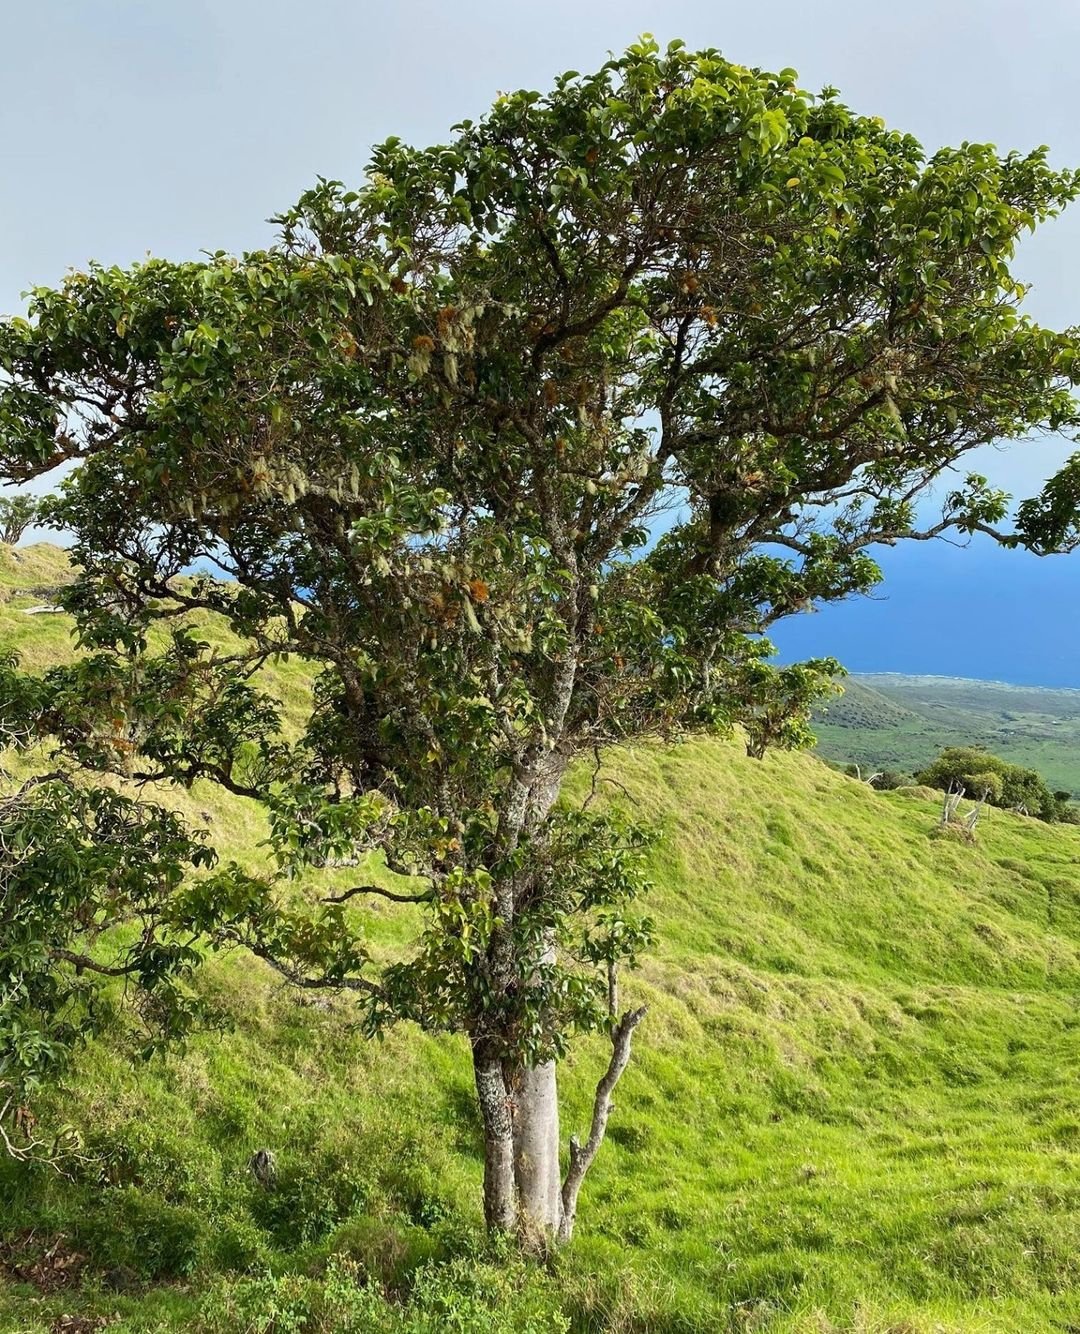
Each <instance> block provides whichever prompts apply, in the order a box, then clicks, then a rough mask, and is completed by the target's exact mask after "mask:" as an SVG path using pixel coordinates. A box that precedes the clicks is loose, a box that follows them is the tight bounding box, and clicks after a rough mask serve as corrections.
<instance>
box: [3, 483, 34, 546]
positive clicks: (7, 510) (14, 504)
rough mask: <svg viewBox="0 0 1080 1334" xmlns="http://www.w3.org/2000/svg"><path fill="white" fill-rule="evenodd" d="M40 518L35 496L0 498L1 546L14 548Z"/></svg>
mask: <svg viewBox="0 0 1080 1334" xmlns="http://www.w3.org/2000/svg"><path fill="white" fill-rule="evenodd" d="M37 517H38V503H37V501H36V500H35V499H34V497H33V496H28V495H25V494H24V495H18V496H0V545H3V546H9V547H14V546H17V545H18V544H19V542H21V541H22V535H23V533H25V532H26V530H27V529H28V528H29V527H30V525H31V524H32V523H33V522H34V520H35V519H36V518H37Z"/></svg>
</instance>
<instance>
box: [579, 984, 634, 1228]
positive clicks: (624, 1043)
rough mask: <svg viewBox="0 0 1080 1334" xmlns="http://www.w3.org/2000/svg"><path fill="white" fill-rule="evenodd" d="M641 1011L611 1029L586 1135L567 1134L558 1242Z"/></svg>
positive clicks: (596, 1147) (627, 1056)
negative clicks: (607, 1054)
mask: <svg viewBox="0 0 1080 1334" xmlns="http://www.w3.org/2000/svg"><path fill="white" fill-rule="evenodd" d="M645 1013H646V1010H645V1006H644V1005H643V1006H641V1008H640V1009H637V1010H627V1011H626V1013H625V1014H624V1015H623V1017H622V1018H621V1019H620V1020H619V1022H618V1023H617V1024H616V1025H615V1027H614V1028H613V1029H612V1030H611V1049H612V1050H611V1060H610V1062H609V1063H608V1068H607V1069H606V1070H605V1071H604V1073H603V1075H602V1076H601V1079H600V1082H599V1083H598V1084H597V1086H596V1097H595V1099H594V1100H593V1114H592V1125H591V1126H590V1128H589V1138H588V1139H587V1140H586V1141H585V1143H584V1145H582V1144H581V1143H580V1142H579V1141H578V1138H577V1136H576V1135H571V1137H570V1167H569V1169H568V1171H567V1173H566V1180H565V1181H564V1182H563V1188H562V1214H561V1218H560V1221H559V1242H560V1243H563V1242H567V1241H569V1240H570V1238H571V1236H572V1235H573V1232H574V1218H575V1216H576V1215H577V1199H578V1192H579V1191H580V1190H581V1183H582V1182H583V1181H584V1180H585V1174H586V1172H588V1170H589V1168H590V1167H591V1166H592V1163H593V1159H594V1158H595V1157H596V1155H597V1153H598V1152H599V1151H600V1145H601V1144H602V1143H603V1142H604V1134H605V1133H606V1131H607V1123H608V1117H609V1116H610V1115H611V1113H612V1111H613V1108H612V1105H611V1094H612V1092H613V1091H614V1089H615V1085H616V1084H617V1083H618V1082H619V1079H620V1078H621V1076H622V1072H623V1071H624V1070H625V1069H626V1066H627V1063H628V1062H629V1060H630V1043H631V1040H632V1039H633V1036H634V1029H635V1028H637V1026H638V1024H640V1023H641V1021H642V1019H644V1018H645Z"/></svg>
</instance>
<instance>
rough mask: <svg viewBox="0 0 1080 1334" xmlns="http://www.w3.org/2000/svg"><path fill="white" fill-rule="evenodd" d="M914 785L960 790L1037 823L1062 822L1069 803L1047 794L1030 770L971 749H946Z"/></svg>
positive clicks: (974, 748) (967, 747) (986, 752)
mask: <svg viewBox="0 0 1080 1334" xmlns="http://www.w3.org/2000/svg"><path fill="white" fill-rule="evenodd" d="M915 781H916V782H918V783H925V784H927V786H929V787H939V788H942V789H944V790H946V791H949V790H951V789H952V788H954V787H955V788H962V789H963V790H964V791H965V792H966V793H967V794H968V795H969V796H971V797H977V798H979V799H980V800H983V799H985V800H986V801H987V802H988V803H989V804H990V805H991V806H1002V807H1004V808H1005V809H1006V810H1021V811H1023V812H1024V813H1025V814H1027V815H1035V816H1038V818H1039V819H1041V820H1049V821H1054V820H1060V819H1062V818H1063V808H1064V806H1065V805H1066V804H1067V803H1068V801H1069V794H1068V793H1066V794H1065V797H1064V801H1063V800H1062V798H1061V795H1060V794H1058V793H1054V792H1051V791H1050V788H1049V787H1048V786H1047V784H1046V781H1045V779H1043V778H1042V776H1041V775H1040V774H1039V773H1037V772H1036V771H1035V770H1034V769H1025V768H1023V767H1022V766H1021V765H1019V764H1010V763H1009V761H1008V760H1003V759H1001V758H999V757H998V756H997V755H991V754H990V753H989V752H988V751H985V750H979V749H978V748H977V747H974V746H946V747H945V749H944V750H943V751H942V752H941V754H940V755H939V756H938V757H937V759H936V760H934V761H933V763H932V764H930V765H928V766H927V768H925V769H923V770H922V771H921V772H920V773H917V774H916V775H915Z"/></svg>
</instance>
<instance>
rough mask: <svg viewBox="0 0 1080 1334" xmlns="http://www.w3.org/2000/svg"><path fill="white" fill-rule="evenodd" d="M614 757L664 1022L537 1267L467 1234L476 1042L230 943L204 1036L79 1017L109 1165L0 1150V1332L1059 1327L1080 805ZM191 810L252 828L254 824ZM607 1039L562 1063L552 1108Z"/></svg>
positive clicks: (966, 1333)
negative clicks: (301, 985) (391, 1022)
mask: <svg viewBox="0 0 1080 1334" xmlns="http://www.w3.org/2000/svg"><path fill="white" fill-rule="evenodd" d="M21 606H22V603H21V602H20V600H19V599H15V600H14V601H9V602H8V603H7V604H6V605H0V642H10V641H11V639H12V638H13V637H18V639H19V641H20V643H21V646H22V647H23V649H24V650H25V651H26V653H27V656H28V658H29V659H32V660H33V661H35V662H38V661H42V660H44V659H46V658H47V657H48V655H49V654H54V655H55V654H58V653H59V652H60V651H61V649H60V647H59V646H58V644H57V642H56V637H57V635H58V634H59V632H60V630H61V629H62V628H63V627H62V623H61V618H59V617H55V616H50V615H40V616H32V617H24V613H23V611H22V610H21ZM15 617H22V618H23V619H21V620H19V621H18V622H17V623H13V618H15ZM63 651H66V650H63ZM608 772H609V773H610V776H612V777H615V778H617V779H618V782H619V786H615V785H614V784H612V785H604V786H603V788H602V790H603V791H605V792H606V793H608V799H609V800H614V801H627V802H630V803H632V804H633V806H634V807H635V809H636V810H637V811H638V813H639V814H643V815H644V816H646V817H647V818H648V819H650V820H652V821H653V822H654V823H655V824H656V825H657V826H658V827H659V828H660V830H661V831H662V833H663V838H662V840H661V842H660V844H659V846H658V847H657V849H656V851H655V853H654V855H653V874H654V878H655V881H656V889H655V892H654V895H653V900H652V910H653V912H654V915H655V917H656V920H657V934H658V943H657V946H656V948H655V950H654V951H653V952H652V954H651V956H650V957H649V958H648V959H647V960H646V961H645V962H644V965H643V967H642V969H641V971H640V973H638V974H637V975H636V977H635V978H634V979H633V980H632V981H631V982H630V983H629V985H628V989H629V990H630V991H631V992H632V994H633V996H634V998H635V999H640V1000H643V1001H645V1002H647V1003H648V1005H649V1007H650V1013H649V1016H648V1019H647V1021H646V1024H645V1025H644V1026H643V1028H642V1030H641V1033H640V1037H639V1042H638V1044H637V1047H636V1049H635V1055H634V1059H633V1062H632V1064H631V1066H630V1069H629V1070H628V1072H627V1074H626V1076H625V1079H624V1083H623V1084H622V1085H620V1089H619V1097H618V1099H617V1104H618V1105H617V1109H616V1113H615V1115H614V1117H613V1120H612V1125H611V1129H610V1133H609V1138H608V1142H607V1143H606V1144H605V1146H604V1148H603V1150H602V1152H601V1154H600V1157H599V1158H598V1160H597V1163H596V1165H595V1168H594V1170H593V1174H592V1175H591V1176H590V1177H589V1180H588V1182H587V1183H586V1187H585V1190H584V1193H583V1198H582V1206H581V1211H580V1223H579V1227H580V1232H579V1236H578V1238H577V1240H576V1241H575V1243H574V1245H573V1246H572V1247H571V1249H570V1251H569V1252H568V1253H567V1254H566V1255H565V1256H564V1257H561V1258H560V1260H559V1263H558V1264H557V1265H556V1266H555V1267H554V1268H553V1270H552V1271H551V1272H550V1273H547V1272H541V1273H539V1274H535V1275H533V1276H532V1277H529V1276H527V1275H526V1274H525V1273H524V1272H523V1271H522V1270H521V1268H520V1267H519V1266H516V1265H514V1264H512V1263H510V1262H509V1261H507V1260H505V1259H504V1258H501V1257H499V1256H498V1255H496V1256H495V1257H494V1258H493V1257H492V1255H491V1253H490V1252H489V1251H488V1250H487V1249H486V1248H485V1247H484V1245H483V1243H482V1241H481V1240H480V1238H479V1227H478V1225H479V1208H478V1202H479V1199H478V1188H479V1180H480V1173H481V1153H480V1141H479V1136H478V1132H477V1123H476V1116H475V1112H474V1109H473V1099H472V1091H471V1080H470V1073H469V1068H468V1064H467V1061H466V1058H465V1050H464V1045H463V1043H462V1042H461V1041H459V1040H457V1039H452V1038H441V1039H440V1038H431V1037H425V1036H423V1035H420V1034H418V1033H416V1032H415V1031H414V1030H411V1029H407V1028H401V1029H399V1030H397V1031H395V1032H394V1033H392V1034H391V1035H390V1036H389V1037H388V1039H387V1040H386V1041H385V1042H384V1043H381V1044H370V1043H367V1042H365V1041H364V1040H363V1039H362V1038H361V1037H360V1036H359V1035H358V1034H357V1033H356V1031H355V1029H354V1028H353V1027H352V1026H351V1025H350V1022H349V1021H350V1011H349V1009H348V1006H347V1004H345V1003H344V1002H330V1003H326V1004H323V1003H320V1004H314V1005H313V1004H311V1003H310V1001H309V1000H308V999H307V998H305V997H301V996H297V995H296V994H295V993H291V992H289V991H287V990H285V989H283V988H282V987H281V985H279V983H278V982H277V981H276V980H275V979H274V978H273V977H272V976H271V975H270V974H269V973H268V972H267V970H265V969H264V968H263V967H262V966H261V965H258V964H256V963H254V962H253V961H252V960H250V959H248V958H245V957H243V956H240V955H237V956H233V957H228V958H222V959H218V960H215V961H213V962H212V963H211V964H210V965H209V966H208V968H207V970H206V972H205V975H204V978H203V982H202V985H203V987H204V988H205V989H206V991H207V993H208V995H209V996H210V997H211V998H212V999H213V1000H214V1001H215V1002H216V1003H217V1005H218V1006H219V1007H220V1009H221V1011H222V1014H223V1016H224V1017H225V1020H226V1021H227V1022H226V1023H225V1024H224V1025H223V1028H222V1031H220V1032H214V1033H207V1034H205V1035H202V1036H200V1037H199V1038H198V1039H197V1040H196V1041H194V1042H193V1043H192V1044H191V1046H190V1048H189V1049H188V1050H187V1051H186V1052H184V1053H181V1054H177V1055H175V1056H172V1057H170V1058H169V1059H168V1060H166V1061H163V1062H161V1063H158V1064H152V1065H150V1066H145V1067H138V1068H136V1067H135V1066H133V1065H132V1064H131V1063H130V1061H129V1060H128V1059H127V1058H126V1056H125V1054H124V1052H123V1050H122V1049H121V1047H120V1046H119V1044H118V1043H112V1044H110V1043H105V1042H102V1043H99V1044H97V1046H95V1047H94V1048H93V1049H91V1050H89V1051H87V1052H86V1054H85V1056H84V1058H83V1059H82V1060H81V1062H80V1065H79V1068H78V1071H77V1073H76V1077H75V1078H73V1079H72V1080H71V1081H70V1088H69V1090H68V1091H67V1092H66V1093H64V1094H63V1095H60V1096H58V1097H57V1099H56V1103H55V1107H54V1109H53V1110H54V1111H55V1112H56V1114H58V1115H63V1116H65V1117H67V1118H69V1119H70V1120H71V1121H72V1122H73V1123H74V1124H75V1125H77V1126H79V1127H80V1129H81V1130H82V1132H83V1135H84V1138H85V1141H86V1144H87V1148H88V1150H89V1151H90V1152H91V1153H92V1155H93V1156H94V1157H95V1158H96V1159H97V1160H98V1162H100V1163H102V1164H103V1165H104V1170H103V1172H100V1173H99V1170H98V1169H97V1168H95V1167H91V1166H89V1165H88V1166H86V1167H85V1168H83V1169H81V1170H80V1171H78V1172H77V1173H76V1176H75V1179H74V1180H65V1179H63V1178H61V1177H59V1176H56V1175H55V1174H50V1173H48V1172H46V1171H45V1170H43V1169H40V1168H38V1169H29V1168H27V1167H25V1166H20V1165H17V1164H13V1163H11V1162H9V1161H6V1160H3V1161H0V1330H4V1331H9V1332H10V1334H14V1332H15V1331H20V1334H45V1331H50V1330H56V1331H59V1330H65V1329H66V1330H69V1331H71V1330H81V1329H90V1328H95V1327H96V1326H94V1325H92V1324H90V1323H83V1324H79V1323H78V1320H83V1321H86V1322H89V1321H90V1320H91V1319H93V1318H96V1317H98V1316H101V1317H104V1318H106V1319H108V1320H113V1319H114V1318H115V1323H114V1324H113V1325H112V1326H111V1327H112V1328H113V1329H116V1330H120V1331H146V1332H149V1331H166V1330H181V1329H183V1330H194V1331H200V1330H201V1331H204V1332H205V1334H225V1331H232V1330H237V1331H265V1332H266V1334H286V1332H288V1334H308V1332H309V1331H310V1332H314V1331H320V1332H321V1334H331V1332H332V1331H333V1334H349V1331H357V1332H358V1334H359V1331H369V1330H375V1331H380V1330H385V1331H398V1332H399V1334H405V1332H406V1331H415V1332H419V1331H427V1332H429V1334H435V1331H441V1330H450V1331H453V1330H457V1331H473V1330H475V1331H480V1332H481V1334H483V1331H489V1334H509V1331H511V1330H515V1331H516V1330H523V1331H531V1332H532V1334H541V1331H544V1332H547V1331H551V1332H552V1334H554V1332H555V1331H557V1330H563V1331H566V1330H568V1329H572V1330H574V1331H582V1332H584V1331H612V1334H699V1332H701V1331H718V1332H721V1331H722V1332H725V1334H750V1332H751V1331H756V1332H758V1334H760V1332H762V1331H766V1332H769V1334H772V1332H774V1331H775V1332H776V1334H780V1332H781V1331H784V1332H788V1334H790V1332H793V1331H798V1332H799V1334H840V1331H843V1332H844V1334H942V1332H945V1334H961V1332H963V1334H975V1332H976V1331H978V1332H979V1334H988V1332H991V1331H993V1332H995V1334H996V1332H998V1331H1015V1334H1033V1332H1037V1331H1043V1330H1046V1331H1054V1330H1056V1331H1061V1332H1062V1334H1064V1332H1066V1331H1070V1330H1073V1331H1075V1330H1076V1329H1077V1328H1078V1327H1080V1188H1078V1187H1077V1184H1076V1183H1077V1179H1078V1177H1077V1172H1078V1169H1080V1085H1078V1083H1077V1080H1076V1078H1075V1071H1076V1069H1077V1062H1078V1058H1080V1006H1078V1002H1077V997H1078V995H1080V830H1078V829H1074V828H1068V827H1051V826H1047V825H1043V824H1040V823H1038V822H1036V821H1032V820H1026V819H1024V818H1023V817H1020V816H1014V815H1011V814H1008V813H1004V812H998V811H994V812H992V813H991V814H990V816H989V818H988V819H987V821H986V823H985V826H984V827H983V828H981V829H980V835H979V841H978V844H977V845H975V846H967V845H963V844H960V843H958V842H954V841H952V840H950V839H942V838H935V837H934V836H933V833H934V825H935V820H936V807H935V805H934V804H933V803H927V802H924V801H922V800H920V799H919V798H918V796H913V795H911V794H905V793H902V792H901V793H875V792H873V791H871V790H869V789H868V788H866V787H865V786H864V785H862V784H858V783H855V782H853V781H851V780H850V779H847V778H845V777H844V776H843V775H841V774H838V773H836V772H833V771H831V770H829V769H828V768H827V767H826V766H825V765H823V764H822V763H821V762H820V761H819V760H817V759H816V758H815V757H813V756H811V755H776V756H769V757H768V758H766V760H765V761H763V762H760V763H759V762H755V761H752V760H749V759H747V758H746V756H745V755H744V754H743V752H742V750H741V748H740V747H739V746H738V745H737V744H735V743H733V742H731V743H728V742H718V741H699V742H694V743H689V744H686V745H683V746H679V747H674V748H670V749H666V750H665V749H659V748H655V747H640V748H636V749H633V750H630V751H626V752H623V753H620V754H617V755H613V756H612V757H611V759H610V769H609V771H608ZM585 787H586V778H585V776H584V775H579V776H578V777H576V778H575V779H574V780H573V781H572V782H571V784H570V790H569V791H568V793H567V798H568V799H574V798H575V797H577V796H580V795H581V794H582V793H583V792H584V790H585ZM190 800H191V802H192V803H193V805H196V806H198V807H200V808H203V809H205V810H206V811H207V812H209V813H210V814H211V816H212V817H213V822H212V826H211V827H212V829H213V830H214V831H215V836H216V837H217V838H218V840H219V841H220V842H221V843H223V844H224V845H225V848H226V851H228V852H230V853H234V854H239V855H242V856H246V857H250V856H252V855H254V852H253V846H252V845H253V843H254V842H255V840H256V839H257V838H258V837H259V822H258V819H257V818H256V819H252V818H250V817H244V816H242V815H241V813H240V811H239V808H238V806H237V805H236V804H235V803H229V802H227V801H224V800H222V799H220V798H218V797H216V796H215V794H214V793H212V792H211V791H210V790H209V789H205V788H204V789H199V788H196V790H195V792H194V793H193V794H192V796H191V798H190ZM401 911H403V910H399V909H398V908H396V907H395V906H394V905H390V904H379V905H378V907H377V909H375V910H373V912H372V932H373V936H374V938H375V939H376V940H378V939H386V938H387V937H389V936H392V935H393V934H394V933H395V932H397V931H399V930H400V929H401V927H400V923H401V921H402V919H401V917H400V916H399V913H400V912H401ZM601 1059H602V1051H601V1048H600V1046H598V1045H595V1044H585V1045H583V1046H581V1047H579V1048H577V1049H576V1050H575V1053H574V1055H573V1057H572V1058H571V1059H570V1060H569V1061H568V1062H567V1063H566V1067H565V1075H566V1079H565V1083H566V1095H567V1108H566V1121H567V1125H566V1127H565V1128H566V1130H567V1131H569V1130H570V1129H574V1128H577V1129H579V1130H580V1129H581V1128H582V1125H583V1122H584V1120H585V1117H586V1108H587V1105H588V1097H589V1091H590V1086H591V1084H592V1083H594V1082H595V1079H596V1076H597V1074H598V1070H599V1066H600V1063H601ZM258 1149H268V1150H269V1151H270V1152H271V1153H272V1154H273V1155H274V1159H275V1163H276V1180H275V1182H274V1184H273V1188H272V1189H266V1188H264V1187H262V1186H260V1185H259V1184H258V1183H257V1182H256V1181H255V1180H254V1179H253V1177H252V1175H251V1173H250V1171H249V1170H248V1166H247V1164H248V1162H249V1159H250V1157H251V1155H252V1154H253V1153H254V1152H255V1151H256V1150H258ZM358 1278H359V1279H360V1280H361V1282H362V1284H364V1285H366V1286H361V1287H357V1285H356V1280H357V1279H358ZM64 1317H67V1318H68V1319H67V1322H66V1323H65V1321H64V1319H63V1318H64Z"/></svg>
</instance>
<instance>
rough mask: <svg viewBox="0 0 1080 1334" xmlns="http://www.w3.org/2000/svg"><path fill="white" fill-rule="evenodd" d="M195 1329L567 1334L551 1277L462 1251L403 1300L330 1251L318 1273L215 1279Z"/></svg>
mask: <svg viewBox="0 0 1080 1334" xmlns="http://www.w3.org/2000/svg"><path fill="white" fill-rule="evenodd" d="M195 1329H196V1330H197V1331H199V1334H233V1331H235V1330H246V1331H248V1332H249V1334H568V1331H569V1329H570V1322H569V1320H568V1319H567V1318H566V1316H565V1315H564V1314H563V1313H562V1312H561V1310H560V1309H559V1302H558V1297H557V1294H556V1292H555V1288H554V1286H553V1284H552V1282H551V1280H550V1278H549V1277H548V1276H547V1275H546V1274H544V1273H543V1272H542V1271H541V1270H539V1269H537V1268H536V1267H535V1266H530V1265H528V1264H527V1263H525V1262H522V1261H520V1260H518V1259H516V1258H514V1257H511V1256H510V1255H509V1254H507V1255H502V1256H500V1255H491V1256H489V1257H487V1258H483V1257H481V1256H480V1255H471V1254H465V1255H461V1256H458V1257H457V1258H455V1259H453V1260H449V1261H444V1262H431V1263H429V1264H425V1265H423V1266H422V1267H421V1268H420V1269H418V1270H417V1271H416V1273H415V1274H414V1275H413V1282H412V1287H411V1291H410V1292H409V1294H408V1299H407V1300H406V1301H405V1302H404V1303H400V1302H396V1301H394V1302H391V1301H389V1300H387V1298H386V1296H385V1294H384V1293H383V1292H382V1290H381V1289H380V1288H379V1287H377V1286H375V1285H373V1284H372V1283H371V1282H370V1281H368V1279H367V1278H366V1276H365V1275H363V1274H362V1273H361V1272H360V1270H359V1269H358V1267H357V1266H356V1265H355V1264H354V1263H352V1262H350V1261H348V1260H345V1259H343V1258H342V1257H341V1256H334V1257H332V1258H331V1260H330V1262H329V1264H328V1265H327V1268H326V1271H325V1273H323V1274H322V1275H320V1276H319V1277H317V1278H306V1277H303V1276H301V1275H296V1274H286V1275H281V1276H272V1275H263V1276H261V1277H258V1278H252V1279H243V1280H240V1281H239V1282H234V1283H225V1284H219V1285H218V1286H217V1287H216V1288H215V1289H214V1290H213V1291H212V1292H211V1293H210V1294H209V1295H208V1296H207V1297H206V1299H205V1300H204V1302H203V1305H202V1309H201V1311H200V1314H199V1317H198V1319H197V1322H196V1325H195Z"/></svg>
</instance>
